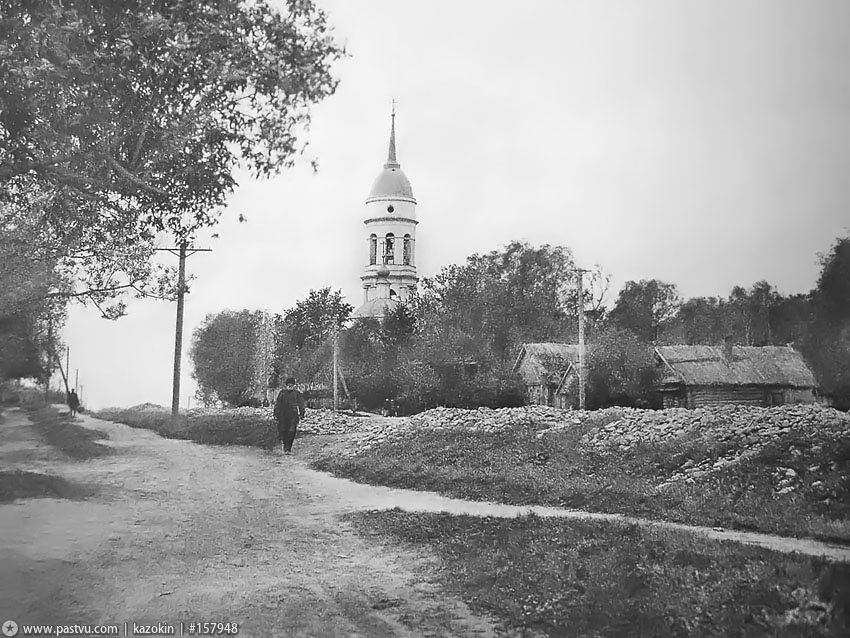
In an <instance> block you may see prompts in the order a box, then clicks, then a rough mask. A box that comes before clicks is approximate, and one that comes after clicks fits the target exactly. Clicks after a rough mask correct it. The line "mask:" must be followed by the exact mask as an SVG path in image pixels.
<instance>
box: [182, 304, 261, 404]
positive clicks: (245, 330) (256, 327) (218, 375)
mask: <svg viewBox="0 0 850 638" xmlns="http://www.w3.org/2000/svg"><path fill="white" fill-rule="evenodd" d="M263 321H264V318H263V313H262V312H260V311H253V312H252V311H249V310H241V311H239V312H235V311H232V310H225V311H223V312H219V313H216V314H209V315H207V316H206V318H205V319H204V322H203V323H202V324H201V325H200V326H198V327H197V328H196V329H195V331H194V333H193V335H192V345H191V348H190V350H189V357H190V359H191V360H192V366H193V371H192V376H193V378H194V379H195V380H196V381H197V383H198V388H199V392H198V396H199V398H200V399H201V400H202V401H204V402H210V401H211V400H213V399H218V400H221V401H223V402H224V403H225V404H228V405H231V406H237V405H241V404H243V403H244V402H246V401H247V400H249V399H251V398H252V397H254V396H255V395H257V394H261V393H262V391H263V390H264V389H265V386H264V384H263V385H260V386H258V380H257V376H256V374H255V366H256V357H257V349H258V346H259V343H260V337H261V334H260V331H261V329H262V326H263Z"/></svg>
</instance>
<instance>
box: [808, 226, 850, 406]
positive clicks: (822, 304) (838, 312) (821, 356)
mask: <svg viewBox="0 0 850 638" xmlns="http://www.w3.org/2000/svg"><path fill="white" fill-rule="evenodd" d="M821 266H822V269H821V274H820V277H819V279H818V284H817V288H816V289H815V290H814V292H813V303H812V323H811V328H810V330H809V331H808V334H807V336H806V338H805V341H804V343H803V350H804V352H805V353H806V355H807V357H808V358H809V360H810V361H811V362H812V364H813V367H814V369H815V372H816V374H817V377H818V381H819V383H820V385H821V387H822V388H823V390H824V391H825V392H826V393H828V394H830V395H832V397H833V399H834V400H835V402H836V404H837V405H839V406H840V407H843V408H845V409H846V408H850V237H844V238H840V239H838V240H837V241H836V242H835V244H834V245H833V246H832V249H831V250H830V251H829V252H828V253H827V254H826V255H823V256H822V257H821Z"/></svg>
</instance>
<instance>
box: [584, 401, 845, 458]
mask: <svg viewBox="0 0 850 638" xmlns="http://www.w3.org/2000/svg"><path fill="white" fill-rule="evenodd" d="M791 430H795V431H799V432H801V433H804V432H812V431H817V432H819V433H821V434H826V435H835V436H839V437H840V436H850V415H847V414H845V413H842V412H839V411H837V410H833V409H832V408H825V407H822V406H820V405H787V406H779V407H775V408H758V407H750V406H742V405H735V406H720V407H712V408H700V409H696V410H686V409H684V408H674V409H668V410H657V411H653V410H624V411H623V412H622V416H621V418H619V419H617V420H615V421H612V422H610V423H607V424H606V425H603V426H601V427H600V428H599V429H597V430H595V431H593V432H590V433H588V434H586V435H585V436H584V437H583V438H582V440H581V441H582V443H583V444H584V445H587V446H588V447H590V448H593V449H596V450H599V451H604V450H611V449H617V450H620V451H626V450H630V449H632V448H634V447H635V446H637V445H641V444H659V443H663V442H666V441H670V440H672V439H676V438H680V437H685V436H689V437H710V438H711V439H712V440H715V441H721V442H732V443H736V444H741V446H742V447H744V448H746V447H747V446H758V445H762V444H765V443H768V442H770V441H773V440H776V439H777V438H779V436H781V435H782V434H785V433H787V432H790V431H791Z"/></svg>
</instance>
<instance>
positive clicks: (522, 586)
mask: <svg viewBox="0 0 850 638" xmlns="http://www.w3.org/2000/svg"><path fill="white" fill-rule="evenodd" d="M349 519H350V520H351V521H352V522H353V524H354V525H355V528H356V529H357V530H358V532H359V533H361V534H362V535H364V536H366V537H371V538H375V539H376V540H379V541H383V542H387V541H389V542H396V543H402V544H405V545H408V546H410V545H412V546H414V547H427V548H429V549H430V550H432V551H433V552H434V553H435V554H436V556H437V557H438V558H439V559H440V560H439V564H438V565H437V569H436V579H437V580H438V582H439V583H440V584H441V585H442V586H443V587H444V588H445V589H447V590H449V591H451V592H452V593H454V594H456V595H458V596H460V597H461V598H462V599H463V600H464V601H465V602H467V604H469V605H470V607H471V608H472V609H473V610H475V611H478V612H485V613H488V614H490V615H492V616H494V617H496V618H498V619H500V620H501V621H502V623H503V624H504V625H505V628H506V629H509V630H512V631H514V632H516V631H521V632H523V633H522V635H529V633H531V634H532V635H542V636H697V635H698V636H771V637H773V636H846V635H850V565H845V564H830V563H827V562H825V561H822V560H819V559H810V558H806V557H800V556H796V555H784V554H778V553H774V552H770V551H768V550H763V549H760V548H752V547H744V546H740V545H736V544H733V543H721V542H718V541H711V540H708V539H701V538H696V537H692V536H691V535H687V534H680V533H673V532H661V531H657V530H641V529H640V528H638V527H636V526H618V525H610V524H600V523H594V522H577V521H569V522H567V521H558V520H553V519H541V518H538V517H533V516H532V517H525V518H519V519H494V518H477V517H469V516H451V515H448V514H409V513H405V512H401V511H398V510H394V511H389V512H367V513H357V514H351V515H349Z"/></svg>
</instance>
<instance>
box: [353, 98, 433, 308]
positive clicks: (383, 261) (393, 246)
mask: <svg viewBox="0 0 850 638" xmlns="http://www.w3.org/2000/svg"><path fill="white" fill-rule="evenodd" d="M418 223H419V222H418V221H417V220H416V199H415V198H414V197H413V189H412V188H411V187H410V181H409V180H408V179H407V176H406V175H405V174H404V172H402V170H401V164H399V163H398V159H397V158H396V147H395V106H393V111H392V119H391V124H390V145H389V151H388V153H387V162H386V164H384V169H383V170H382V171H381V172H380V173H379V174H378V177H377V178H376V179H375V181H374V183H373V184H372V190H371V191H370V193H369V197H368V198H367V199H366V219H365V220H364V221H363V224H364V226H365V233H364V234H365V239H366V246H365V250H364V257H365V258H366V259H365V261H366V265H365V267H364V269H363V274H362V275H361V276H360V280H361V281H362V282H363V305H362V306H361V307H360V308H358V309H357V310H356V311H355V313H354V316H355V317H375V318H378V319H380V318H383V317H384V316H385V315H386V314H387V313H388V312H389V311H390V310H392V308H393V307H394V306H396V305H397V304H398V303H399V302H404V301H406V300H407V299H408V298H409V297H410V295H411V294H412V293H413V291H414V290H415V289H416V283H417V282H418V281H419V277H417V275H416V225H417V224H418Z"/></svg>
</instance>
